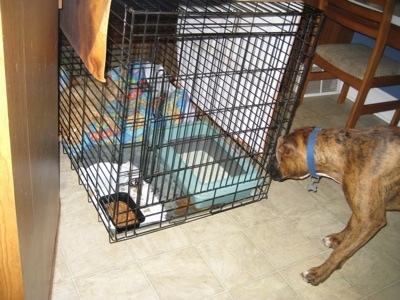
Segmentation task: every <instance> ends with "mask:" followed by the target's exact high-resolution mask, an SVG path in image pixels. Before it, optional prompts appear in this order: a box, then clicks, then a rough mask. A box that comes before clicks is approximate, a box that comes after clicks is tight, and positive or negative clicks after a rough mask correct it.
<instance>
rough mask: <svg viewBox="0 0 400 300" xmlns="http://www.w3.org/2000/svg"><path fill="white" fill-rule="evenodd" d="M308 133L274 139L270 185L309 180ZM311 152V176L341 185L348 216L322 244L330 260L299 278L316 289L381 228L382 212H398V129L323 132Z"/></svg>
mask: <svg viewBox="0 0 400 300" xmlns="http://www.w3.org/2000/svg"><path fill="white" fill-rule="evenodd" d="M312 130H313V128H311V127H308V128H301V129H298V130H296V131H294V132H292V133H291V134H289V135H286V136H281V137H279V139H278V143H277V147H276V152H275V157H273V158H272V162H271V166H270V170H269V171H270V174H271V177H272V179H273V180H277V181H282V180H285V179H290V178H291V179H302V178H305V177H307V176H308V175H309V173H310V171H309V168H308V164H307V144H308V139H309V136H310V134H311V132H312ZM311 151H312V150H311ZM313 152H314V161H315V169H316V172H317V174H318V175H323V176H325V175H327V176H328V177H331V178H333V179H334V180H336V181H337V182H338V183H340V184H341V186H342V189H343V193H344V196H345V198H346V200H347V203H348V204H349V206H350V208H351V210H352V216H351V218H350V220H349V221H348V224H347V226H346V227H345V228H344V230H343V231H341V232H339V233H334V234H331V235H328V236H327V237H325V238H324V239H323V242H324V244H325V245H326V246H327V247H329V248H333V249H334V251H333V252H332V254H331V255H330V257H329V258H328V259H327V260H326V261H325V262H324V263H323V264H322V265H320V266H318V267H314V268H311V269H310V270H308V271H305V272H303V273H302V274H301V275H302V277H303V279H304V280H305V281H307V282H308V283H311V284H313V285H318V284H319V283H321V282H323V281H324V280H326V279H327V278H328V277H329V276H330V275H331V274H332V273H333V272H334V271H335V270H336V269H339V268H341V266H342V265H343V264H344V263H345V262H346V261H347V260H348V259H349V258H350V257H351V256H352V255H353V254H354V253H355V252H356V251H357V250H358V249H359V248H361V247H362V246H363V245H365V244H366V243H367V242H368V241H369V240H370V239H371V238H372V237H373V236H374V235H375V234H376V233H377V232H378V231H379V230H380V229H381V228H382V227H384V226H385V225H386V210H400V128H397V127H394V128H393V127H387V126H377V127H371V128H368V129H348V130H340V129H323V130H321V131H320V132H319V133H318V135H317V137H316V140H315V147H314V151H313Z"/></svg>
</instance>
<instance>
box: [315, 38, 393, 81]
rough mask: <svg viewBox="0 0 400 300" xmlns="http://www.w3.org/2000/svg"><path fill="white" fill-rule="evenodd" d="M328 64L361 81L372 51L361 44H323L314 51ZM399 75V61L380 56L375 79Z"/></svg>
mask: <svg viewBox="0 0 400 300" xmlns="http://www.w3.org/2000/svg"><path fill="white" fill-rule="evenodd" d="M315 52H316V53H318V55H319V56H321V57H322V58H323V59H325V60H326V61H328V62H329V63H330V64H332V65H334V66H336V67H337V68H339V69H341V70H342V71H344V72H346V73H348V74H350V75H352V76H354V77H357V78H359V79H362V78H363V77H364V74H365V71H366V69H367V65H368V63H369V60H370V57H371V55H372V49H371V48H370V47H368V46H366V45H363V44H323V45H319V46H318V47H317V49H316V51H315ZM393 75H400V61H396V60H394V59H391V58H389V57H387V56H382V59H381V61H380V63H379V66H378V68H377V70H376V72H375V77H381V76H393Z"/></svg>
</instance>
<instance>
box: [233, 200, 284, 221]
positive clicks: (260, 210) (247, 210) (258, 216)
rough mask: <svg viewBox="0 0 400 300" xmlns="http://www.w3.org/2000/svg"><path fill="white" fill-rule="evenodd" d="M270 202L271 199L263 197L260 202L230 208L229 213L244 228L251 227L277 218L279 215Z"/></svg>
mask: <svg viewBox="0 0 400 300" xmlns="http://www.w3.org/2000/svg"><path fill="white" fill-rule="evenodd" d="M270 203H271V202H270V201H269V199H262V200H261V201H259V202H255V203H252V204H250V205H246V206H243V207H239V208H235V209H233V210H230V211H229V214H230V215H231V216H232V218H233V219H235V221H236V222H237V223H238V224H240V226H241V227H242V228H249V227H252V226H255V225H258V224H261V223H264V222H266V221H269V220H272V219H274V218H276V216H277V215H276V213H274V212H273V211H272V209H271V208H270V206H271V205H270Z"/></svg>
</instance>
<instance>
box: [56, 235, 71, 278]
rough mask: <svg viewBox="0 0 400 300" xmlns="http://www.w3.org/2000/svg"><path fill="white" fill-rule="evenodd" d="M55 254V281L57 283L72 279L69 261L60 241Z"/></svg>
mask: <svg viewBox="0 0 400 300" xmlns="http://www.w3.org/2000/svg"><path fill="white" fill-rule="evenodd" d="M55 255H56V260H55V267H54V276H53V283H54V284H56V283H60V282H63V281H70V280H72V274H71V272H70V270H69V266H68V263H67V261H66V260H65V257H64V253H63V250H62V248H61V246H60V243H57V246H56V254H55Z"/></svg>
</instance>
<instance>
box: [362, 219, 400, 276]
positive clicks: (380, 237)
mask: <svg viewBox="0 0 400 300" xmlns="http://www.w3.org/2000/svg"><path fill="white" fill-rule="evenodd" d="M399 235H400V232H399V231H398V230H397V228H396V227H394V226H390V225H388V226H386V227H384V228H382V229H381V230H380V231H379V232H378V233H377V234H376V236H374V238H373V239H372V240H371V241H370V242H369V243H368V246H369V247H371V248H372V249H373V250H374V251H375V253H377V254H379V256H382V257H383V258H384V259H385V260H387V261H388V262H389V264H390V265H391V267H393V268H395V269H396V270H397V272H398V274H399V277H400V239H399Z"/></svg>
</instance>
